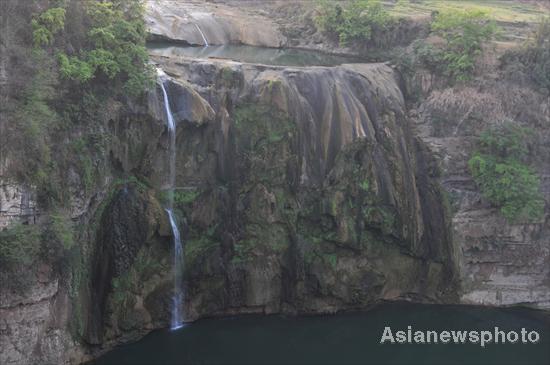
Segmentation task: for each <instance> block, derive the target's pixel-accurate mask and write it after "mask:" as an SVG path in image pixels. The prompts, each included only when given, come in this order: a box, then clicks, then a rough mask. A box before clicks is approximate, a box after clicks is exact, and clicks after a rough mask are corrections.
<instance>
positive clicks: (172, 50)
mask: <svg viewBox="0 0 550 365" xmlns="http://www.w3.org/2000/svg"><path fill="white" fill-rule="evenodd" d="M147 48H148V50H149V53H150V54H152V55H157V56H170V57H182V56H185V57H194V58H208V57H217V58H227V59H231V60H234V61H239V62H247V63H261V64H264V65H276V66H335V65H340V64H343V63H358V62H365V61H364V60H363V61H360V60H359V59H357V58H352V57H344V56H337V55H330V54H325V53H322V52H315V51H307V50H300V49H290V48H286V49H285V48H266V47H254V46H246V45H229V44H228V45H223V46H208V47H182V46H174V45H172V44H164V43H152V44H148V45H147Z"/></svg>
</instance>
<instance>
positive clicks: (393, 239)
mask: <svg viewBox="0 0 550 365" xmlns="http://www.w3.org/2000/svg"><path fill="white" fill-rule="evenodd" d="M157 61H159V62H160V66H161V67H162V68H163V69H164V70H165V71H166V72H167V73H168V74H169V75H170V76H171V77H172V81H171V83H170V86H169V87H168V90H169V95H170V99H171V100H173V101H174V102H173V103H172V108H171V109H172V111H173V112H174V114H175V116H176V118H177V119H178V120H179V121H180V122H179V125H178V140H177V149H178V150H177V159H176V161H177V163H176V171H177V177H176V180H177V181H176V185H177V187H178V188H179V189H182V190H183V189H187V190H190V191H193V192H194V194H193V198H192V199H189V200H186V201H184V202H182V203H181V204H179V205H178V206H177V207H178V208H179V209H180V212H181V213H180V217H181V218H185V220H186V224H185V229H184V230H183V232H184V236H185V237H186V249H185V253H186V255H185V256H186V273H187V280H186V282H187V290H186V293H187V302H186V303H187V306H188V307H187V311H186V314H187V316H188V319H195V318H198V317H200V316H204V315H212V314H224V313H241V312H262V313H272V312H281V311H288V312H316V313H319V312H330V311H336V310H341V309H345V308H362V307H365V306H367V305H369V304H372V303H373V302H374V301H376V300H379V299H397V298H415V299H417V300H428V301H444V300H450V299H451V298H452V293H453V290H451V289H452V288H453V285H454V280H453V275H454V267H453V261H452V256H453V253H452V247H451V244H450V239H449V237H448V232H447V230H446V227H447V220H446V216H445V214H446V212H445V208H444V206H443V205H442V201H443V197H442V196H441V193H440V191H439V190H438V188H437V186H436V185H435V184H433V183H432V177H431V176H430V173H431V171H430V159H429V156H424V154H423V148H422V146H421V144H420V142H419V141H417V140H415V139H414V138H412V137H411V134H410V132H409V130H408V126H407V123H406V118H405V111H404V100H403V96H402V94H401V92H400V90H399V88H398V86H397V83H396V80H395V77H396V75H395V74H394V72H393V71H392V70H391V69H390V68H389V67H388V66H385V65H382V64H370V65H344V66H339V67H334V68H323V67H319V68H312V69H308V68H282V67H281V68H277V67H266V66H256V65H245V64H240V63H234V62H224V61H189V62H187V61H186V62H171V61H170V60H165V59H158V60H157ZM190 90H195V92H196V94H194V95H195V96H196V98H198V99H195V101H193V102H192V103H191V104H190V103H188V102H187V103H185V102H182V103H178V102H177V101H178V100H186V99H187V100H189V97H188V96H185V95H187V94H189V93H190V92H191V91H190ZM204 103H206V104H207V105H209V106H210V108H211V109H212V110H213V111H214V115H215V116H214V117H212V118H210V119H209V120H208V121H207V122H205V123H204V122H203V123H197V122H196V121H194V120H193V119H192V118H189V117H190V115H189V114H190V113H189V110H193V109H194V106H193V105H194V104H195V105H196V104H198V105H203V104H204ZM210 108H208V109H210ZM420 182H422V183H420ZM177 200H178V199H177V198H176V202H177Z"/></svg>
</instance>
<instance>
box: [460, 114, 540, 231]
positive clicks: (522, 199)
mask: <svg viewBox="0 0 550 365" xmlns="http://www.w3.org/2000/svg"><path fill="white" fill-rule="evenodd" d="M527 135H528V130H527V129H525V128H521V127H518V126H515V125H513V124H511V123H505V124H503V125H501V126H499V127H497V128H492V129H489V130H487V131H484V132H483V133H482V134H481V137H480V143H479V149H478V150H477V151H476V152H474V154H473V156H472V158H471V159H470V160H469V161H468V166H469V168H470V171H471V173H472V176H473V177H474V180H475V181H476V183H477V184H478V186H479V187H480V189H481V193H482V194H483V196H484V197H485V198H487V199H488V200H489V201H490V202H491V203H492V204H494V205H495V206H497V207H499V208H500V212H501V213H502V215H503V216H504V217H506V218H507V219H508V220H509V221H511V222H518V221H536V220H539V219H541V218H542V216H543V214H544V200H543V197H542V194H541V193H540V180H539V177H538V176H537V175H536V173H535V172H534V171H533V170H532V169H531V168H530V167H529V166H527V165H526V164H525V163H523V162H522V161H521V160H522V159H523V158H524V157H525V156H526V154H527V149H526V146H525V141H526V136H527Z"/></svg>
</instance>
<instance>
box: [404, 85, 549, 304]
mask: <svg viewBox="0 0 550 365" xmlns="http://www.w3.org/2000/svg"><path fill="white" fill-rule="evenodd" d="M423 84H424V90H423V91H424V92H425V93H426V94H427V97H426V100H425V101H424V102H422V103H421V104H420V105H419V106H418V108H417V109H414V110H412V111H411V116H412V118H411V119H412V120H413V122H414V124H415V130H416V133H417V134H418V135H419V136H420V137H421V138H422V140H423V141H424V142H425V143H426V145H427V146H428V148H429V150H430V154H432V155H433V156H434V157H435V158H436V160H437V161H438V162H437V163H438V165H439V166H440V168H441V170H442V174H441V177H440V182H441V185H442V186H443V187H444V189H445V191H446V192H447V194H448V195H449V196H450V200H451V202H452V208H453V219H452V229H453V241H454V245H455V246H456V248H457V250H458V251H457V253H458V262H459V266H460V270H459V272H460V280H461V288H462V289H461V292H460V301H461V302H462V303H468V304H482V305H497V306H501V305H517V304H520V305H529V306H534V307H538V308H545V309H548V308H550V223H549V222H550V221H549V216H550V215H549V214H548V207H549V204H548V203H549V202H550V159H549V156H550V150H549V147H548V146H550V130H549V128H548V126H549V125H550V108H548V105H550V103H549V101H550V100H549V99H548V97H547V96H544V95H541V94H539V93H537V92H535V91H533V90H532V89H531V87H530V85H528V84H520V83H517V82H509V81H507V80H506V78H505V76H501V78H500V79H499V80H497V81H491V82H489V83H488V84H486V85H483V87H480V88H479V89H478V88H473V87H454V88H446V89H445V88H444V89H442V88H435V87H434V83H430V82H428V83H423ZM418 88H419V89H421V88H422V87H420V86H419V87H418ZM504 120H510V121H514V123H517V124H518V125H521V126H524V127H528V128H531V129H532V130H533V136H534V138H533V140H532V141H531V143H530V146H529V150H530V151H529V155H530V161H529V162H530V163H531V165H532V166H533V167H534V168H535V171H536V172H537V174H538V175H539V176H540V177H541V191H542V193H543V196H544V198H545V200H546V214H545V215H544V217H543V219H542V220H541V221H539V222H533V223H529V224H519V223H517V224H513V223H510V222H508V221H507V220H506V219H505V218H504V217H503V216H502V215H501V214H500V213H499V212H498V209H495V208H494V207H492V206H491V204H490V203H489V202H487V201H486V200H485V199H484V198H483V197H482V196H481V194H480V192H479V189H478V187H477V186H476V184H475V182H474V181H473V180H472V177H471V175H470V173H469V171H468V167H467V161H468V159H469V158H470V157H471V153H472V151H473V150H474V149H475V143H476V140H477V136H478V135H479V133H480V132H481V131H482V130H483V129H485V128H487V127H489V126H492V125H495V124H498V123H501V122H502V121H504Z"/></svg>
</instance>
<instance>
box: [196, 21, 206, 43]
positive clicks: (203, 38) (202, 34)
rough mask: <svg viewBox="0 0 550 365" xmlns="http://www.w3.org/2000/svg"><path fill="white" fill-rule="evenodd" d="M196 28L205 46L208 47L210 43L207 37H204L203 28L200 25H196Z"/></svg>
mask: <svg viewBox="0 0 550 365" xmlns="http://www.w3.org/2000/svg"><path fill="white" fill-rule="evenodd" d="M195 27H197V30H198V31H199V33H200V34H201V36H202V40H203V41H204V46H205V47H208V41H207V40H206V37H205V36H204V33H203V32H202V30H201V28H200V27H199V25H198V24H197V23H195Z"/></svg>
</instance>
